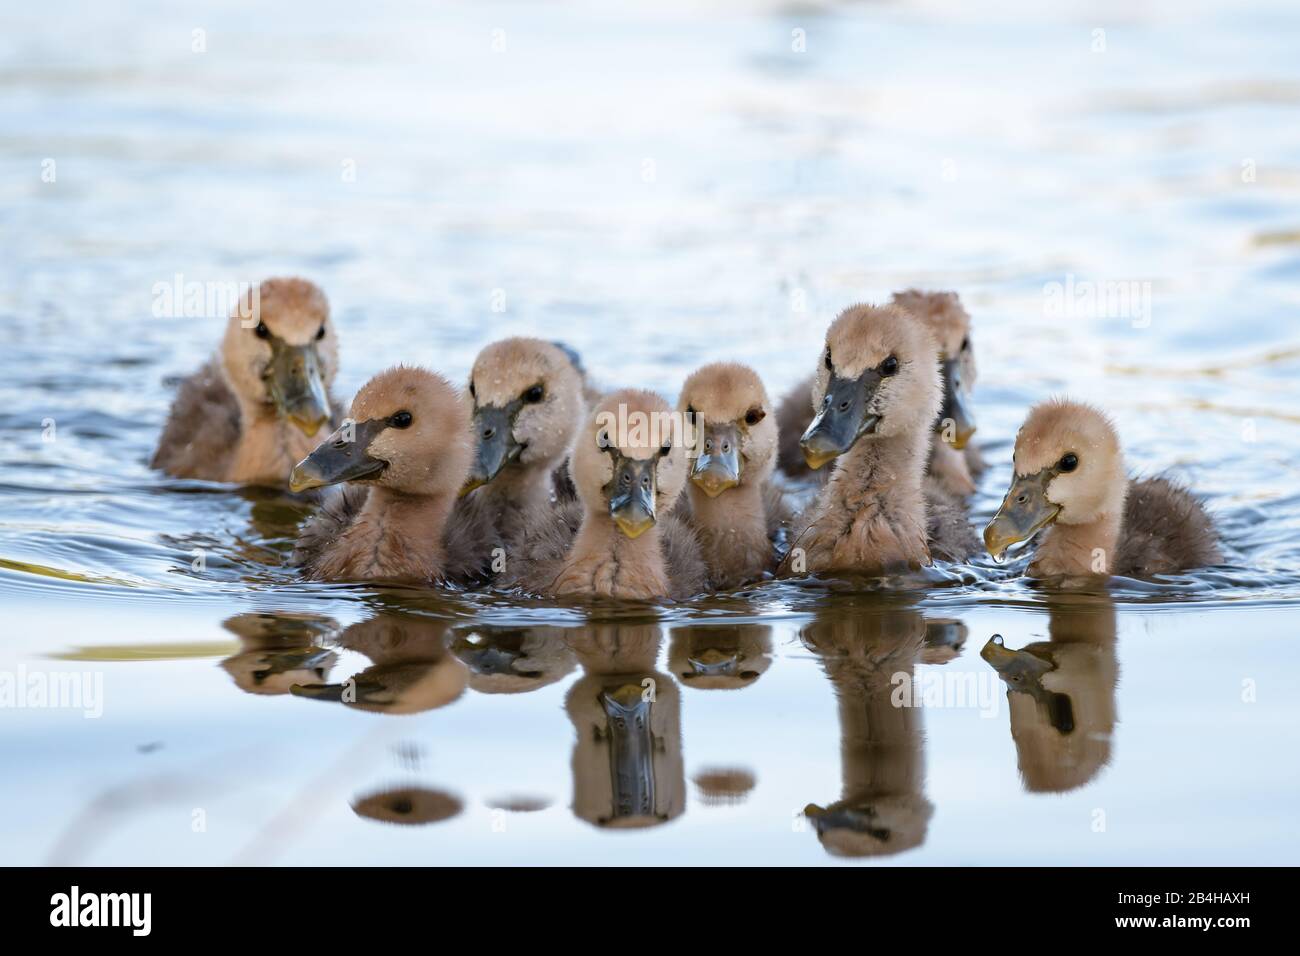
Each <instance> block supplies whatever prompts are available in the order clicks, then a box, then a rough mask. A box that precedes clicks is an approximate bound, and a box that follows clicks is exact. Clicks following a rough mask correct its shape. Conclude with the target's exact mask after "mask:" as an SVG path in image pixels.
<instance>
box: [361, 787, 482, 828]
mask: <svg viewBox="0 0 1300 956" xmlns="http://www.w3.org/2000/svg"><path fill="white" fill-rule="evenodd" d="M463 808H464V805H463V804H462V803H461V802H460V800H459V799H458V798H457V797H454V796H452V795H451V794H450V793H444V792H443V791H441V790H430V789H428V788H427V787H389V788H385V789H383V790H379V791H376V792H375V793H371V794H367V795H366V796H363V797H358V798H356V800H354V801H353V803H352V812H353V813H355V814H356V815H357V816H359V817H366V818H367V819H370V820H378V821H379V822H381V823H396V824H399V825H402V826H421V825H424V824H429V823H441V822H442V821H443V820H450V819H451V818H452V817H454V816H456V815H457V814H459V813H460V811H461V810H462V809H463Z"/></svg>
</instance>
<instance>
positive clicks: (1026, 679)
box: [980, 590, 1119, 793]
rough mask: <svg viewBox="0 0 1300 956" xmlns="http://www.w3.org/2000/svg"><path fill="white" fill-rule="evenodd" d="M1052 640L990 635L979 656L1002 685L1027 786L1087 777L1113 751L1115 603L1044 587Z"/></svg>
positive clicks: (1078, 783)
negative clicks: (1010, 640) (1014, 646)
mask: <svg viewBox="0 0 1300 956" xmlns="http://www.w3.org/2000/svg"><path fill="white" fill-rule="evenodd" d="M1047 607H1048V615H1049V617H1048V624H1047V630H1048V634H1049V636H1050V637H1051V640H1050V641H1036V642H1035V643H1033V644H1028V645H1026V646H1025V647H1023V648H1021V649H1020V650H1018V651H1013V650H1011V649H1010V648H1009V647H1007V646H1006V645H1005V643H1004V642H1003V640H1002V637H1001V635H998V634H995V635H993V637H992V639H991V640H990V641H989V642H988V643H987V644H985V645H984V648H983V650H981V651H980V657H982V658H984V660H985V661H987V662H988V663H989V665H990V666H992V667H993V669H994V670H995V671H997V673H998V676H1000V677H1001V678H1002V680H1003V681H1004V682H1005V683H1006V685H1007V704H1008V709H1009V710H1010V712H1011V737H1012V739H1013V740H1014V741H1015V745H1016V755H1017V757H1018V758H1019V764H1020V775H1021V778H1022V779H1023V780H1024V784H1025V789H1026V790H1028V791H1030V792H1032V793H1064V792H1066V791H1068V790H1074V789H1076V788H1078V787H1082V786H1084V785H1085V784H1087V783H1089V782H1091V781H1092V780H1093V779H1094V778H1095V777H1096V776H1097V774H1098V773H1100V772H1101V770H1102V768H1103V767H1105V766H1106V765H1107V764H1108V763H1109V762H1110V758H1111V741H1112V739H1113V737H1114V733H1115V721H1116V716H1115V686H1116V683H1117V682H1118V679H1119V664H1118V660H1117V658H1116V653H1115V647H1116V644H1115V605H1114V603H1113V602H1112V601H1111V599H1110V596H1109V595H1107V594H1106V593H1105V591H1104V590H1103V591H1102V592H1101V593H1098V594H1088V593H1075V592H1059V593H1057V594H1055V595H1053V594H1048V596H1047Z"/></svg>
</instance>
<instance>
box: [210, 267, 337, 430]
mask: <svg viewBox="0 0 1300 956" xmlns="http://www.w3.org/2000/svg"><path fill="white" fill-rule="evenodd" d="M241 305H242V307H241V308H240V309H239V310H237V311H236V312H235V314H233V315H232V316H231V317H230V320H229V322H228V323H227V324H226V335H225V338H224V339H223V340H222V342H221V364H222V367H223V368H224V370H225V373H226V378H227V379H228V380H229V382H230V384H231V387H232V388H233V389H234V391H235V394H236V395H238V396H239V397H240V399H241V400H242V401H243V402H245V403H248V404H252V405H255V406H257V405H261V406H266V407H269V408H270V409H273V410H274V412H275V414H276V415H278V416H279V417H281V418H284V419H287V420H288V421H289V422H290V423H291V424H293V426H294V427H296V428H297V429H299V430H300V431H301V432H302V433H303V434H305V435H308V436H311V435H315V434H316V433H317V432H318V431H319V430H320V428H321V426H322V425H324V424H325V423H326V422H328V421H329V420H330V402H329V386H330V384H331V383H332V382H333V381H334V373H335V372H336V371H337V370H338V338H337V336H336V335H335V332H334V325H333V323H332V322H331V321H330V313H329V303H328V302H327V301H326V300H325V294H324V293H323V292H321V290H320V289H319V288H317V287H316V286H315V285H313V284H312V283H310V282H308V281H307V280H306V279H267V280H266V281H265V282H263V283H262V284H261V286H259V287H258V294H257V297H256V299H253V298H252V297H251V296H249V297H246V298H245V300H244V302H243V303H242V304H241Z"/></svg>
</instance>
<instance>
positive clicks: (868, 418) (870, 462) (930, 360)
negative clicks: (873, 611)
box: [782, 305, 942, 574]
mask: <svg viewBox="0 0 1300 956" xmlns="http://www.w3.org/2000/svg"><path fill="white" fill-rule="evenodd" d="M815 395H816V399H817V403H816V404H817V407H818V412H817V417H816V418H815V419H813V422H812V424H811V425H809V426H808V430H807V431H806V432H804V435H803V438H802V439H801V442H800V444H801V447H802V449H803V453H804V457H805V458H806V459H807V461H808V464H809V465H810V466H812V467H813V468H814V469H816V468H820V467H822V466H823V465H825V464H827V463H828V462H830V461H832V460H834V459H839V460H838V461H836V464H835V470H834V471H833V472H832V474H831V477H830V480H829V481H828V482H827V484H826V487H825V488H823V489H822V491H821V493H820V495H819V496H818V498H817V500H816V501H815V502H814V503H813V504H812V506H811V507H810V508H809V509H808V510H807V511H806V512H805V513H804V515H802V516H801V518H800V520H799V522H798V526H799V528H800V529H801V530H799V533H798V534H797V535H796V536H795V539H794V540H793V542H792V545H791V549H790V553H789V555H787V557H786V559H785V561H784V562H783V564H782V568H783V570H789V571H795V572H798V571H802V570H807V571H810V572H821V571H855V572H859V573H864V574H884V573H888V572H890V571H894V570H898V569H901V568H905V567H913V568H914V567H919V566H921V565H925V564H929V563H930V549H929V547H928V545H927V540H926V539H927V516H926V501H925V496H924V493H923V489H922V480H923V478H924V474H925V463H926V458H927V456H928V455H929V450H930V425H931V423H932V422H933V421H934V418H935V415H936V414H937V413H938V411H939V403H940V401H941V397H942V396H941V386H940V381H939V363H938V362H937V361H936V349H935V345H934V340H933V339H932V338H931V337H930V334H929V332H928V331H927V330H926V329H925V327H924V326H923V325H921V324H920V323H918V322H916V321H915V320H914V319H913V318H912V316H911V315H909V314H908V313H907V312H904V311H903V310H902V309H901V308H899V307H898V306H894V305H885V306H871V305H856V306H852V307H850V308H848V309H845V310H844V311H843V312H842V313H841V314H840V316H839V318H837V319H836V320H835V321H834V322H833V323H832V324H831V327H830V329H829V330H828V331H827V333H826V348H825V350H824V352H823V354H822V363H821V368H820V369H819V371H818V375H817V384H816V388H815Z"/></svg>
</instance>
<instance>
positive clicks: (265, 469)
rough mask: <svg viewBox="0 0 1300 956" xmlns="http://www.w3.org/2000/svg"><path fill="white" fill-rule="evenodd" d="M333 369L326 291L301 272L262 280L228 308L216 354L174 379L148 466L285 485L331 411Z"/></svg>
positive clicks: (335, 345) (210, 477) (171, 472)
mask: <svg viewBox="0 0 1300 956" xmlns="http://www.w3.org/2000/svg"><path fill="white" fill-rule="evenodd" d="M250 315H251V316H252V318H246V317H247V316H250ZM253 319H256V320H257V321H256V322H255V323H253ZM250 323H252V324H251V325H250ZM246 326H247V327H246ZM337 368H338V342H337V337H336V335H335V333H334V326H333V323H332V322H331V320H330V314H329V303H328V302H326V300H325V295H324V293H322V292H321V290H320V289H319V288H317V287H316V286H315V285H313V284H312V283H310V282H308V281H307V280H305V279H267V280H266V281H265V282H263V283H262V284H261V286H260V287H259V288H258V298H257V301H256V302H252V301H251V300H250V299H245V301H244V303H243V305H242V306H241V308H240V309H238V310H236V311H235V313H234V314H233V315H231V317H230V320H229V321H228V322H227V323H226V334H225V337H224V338H223V339H222V342H221V350H220V353H219V354H218V355H217V356H216V357H215V358H213V359H212V360H210V361H209V362H208V363H207V364H206V365H204V366H203V367H202V368H201V369H199V371H198V372H196V373H195V374H193V375H191V376H190V377H189V378H187V379H186V380H185V381H184V382H183V383H182V384H181V387H180V390H179V391H178V392H177V395H176V400H175V401H174V402H173V403H172V408H171V412H170V414H169V415H168V418H167V424H166V425H165V426H164V428H163V433H162V436H161V438H159V440H158V448H157V450H156V451H155V452H154V454H153V459H152V460H151V461H150V467H152V468H157V469H159V470H161V471H164V472H166V473H167V474H169V475H174V476H175V477H178V478H203V479H206V480H208V481H229V482H238V483H241V484H249V485H266V486H270V487H283V486H284V485H285V482H286V479H287V477H288V474H289V469H290V468H292V467H293V463H294V462H296V461H298V460H299V459H301V458H303V457H305V456H306V455H307V454H308V453H309V452H310V451H311V450H312V448H313V447H314V446H315V444H316V439H315V437H314V436H315V435H316V433H317V432H319V431H320V429H321V426H323V425H325V424H326V423H327V422H329V423H331V425H332V424H333V422H334V420H335V419H336V417H337V416H336V415H335V414H334V412H333V409H334V408H335V403H334V402H333V401H331V399H330V397H329V388H330V385H331V383H332V382H333V381H334V373H335V371H336V370H337Z"/></svg>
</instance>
